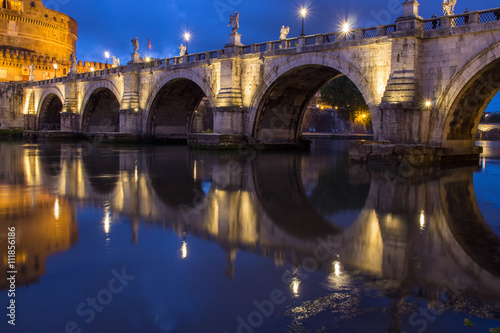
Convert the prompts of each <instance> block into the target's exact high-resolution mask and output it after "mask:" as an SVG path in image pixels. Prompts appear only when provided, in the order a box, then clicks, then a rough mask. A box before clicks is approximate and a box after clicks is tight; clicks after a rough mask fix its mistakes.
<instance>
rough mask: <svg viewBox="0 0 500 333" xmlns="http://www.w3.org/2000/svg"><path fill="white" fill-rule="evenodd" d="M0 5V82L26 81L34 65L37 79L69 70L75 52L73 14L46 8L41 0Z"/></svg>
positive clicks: (61, 74)
mask: <svg viewBox="0 0 500 333" xmlns="http://www.w3.org/2000/svg"><path fill="white" fill-rule="evenodd" d="M1 6H2V7H3V8H0V81H27V80H28V79H29V68H28V66H29V65H30V64H31V63H33V64H34V65H35V76H36V79H37V80H43V79H49V78H53V77H54V74H55V73H54V72H55V71H54V67H53V64H54V63H57V64H58V70H57V76H64V75H66V73H67V72H68V70H69V66H70V62H69V60H70V55H71V53H74V52H76V40H77V39H78V24H77V22H76V21H75V20H74V19H72V18H71V17H69V16H67V15H65V14H62V13H60V12H57V11H54V10H51V9H47V8H45V7H44V6H43V4H42V1H31V0H23V1H6V2H3V3H2V4H1Z"/></svg>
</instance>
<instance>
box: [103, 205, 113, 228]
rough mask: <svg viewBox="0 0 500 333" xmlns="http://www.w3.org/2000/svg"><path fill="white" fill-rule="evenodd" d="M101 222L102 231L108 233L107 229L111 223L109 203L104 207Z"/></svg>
mask: <svg viewBox="0 0 500 333" xmlns="http://www.w3.org/2000/svg"><path fill="white" fill-rule="evenodd" d="M103 224H104V232H105V233H106V234H108V233H109V229H110V225H111V212H110V207H109V204H107V205H106V206H105V207H104V220H103Z"/></svg>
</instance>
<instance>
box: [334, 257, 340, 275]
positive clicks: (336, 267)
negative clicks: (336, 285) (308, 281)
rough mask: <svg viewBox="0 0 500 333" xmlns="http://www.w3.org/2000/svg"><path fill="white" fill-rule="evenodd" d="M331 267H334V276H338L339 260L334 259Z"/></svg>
mask: <svg viewBox="0 0 500 333" xmlns="http://www.w3.org/2000/svg"><path fill="white" fill-rule="evenodd" d="M333 268H334V270H335V276H336V277H339V276H340V262H338V261H335V262H334V263H333Z"/></svg>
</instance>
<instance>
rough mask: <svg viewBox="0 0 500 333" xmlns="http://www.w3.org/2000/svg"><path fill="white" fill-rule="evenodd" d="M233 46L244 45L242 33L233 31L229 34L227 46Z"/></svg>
mask: <svg viewBox="0 0 500 333" xmlns="http://www.w3.org/2000/svg"><path fill="white" fill-rule="evenodd" d="M231 46H243V44H242V43H241V35H240V34H239V33H237V32H233V33H232V34H230V35H229V44H227V45H226V47H231Z"/></svg>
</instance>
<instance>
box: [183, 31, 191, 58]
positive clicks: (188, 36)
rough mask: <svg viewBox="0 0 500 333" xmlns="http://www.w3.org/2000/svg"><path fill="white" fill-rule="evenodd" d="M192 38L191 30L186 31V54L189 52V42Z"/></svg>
mask: <svg viewBox="0 0 500 333" xmlns="http://www.w3.org/2000/svg"><path fill="white" fill-rule="evenodd" d="M190 38H191V34H190V33H189V32H186V33H185V34H184V39H185V40H186V55H187V54H188V42H189V39H190Z"/></svg>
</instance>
